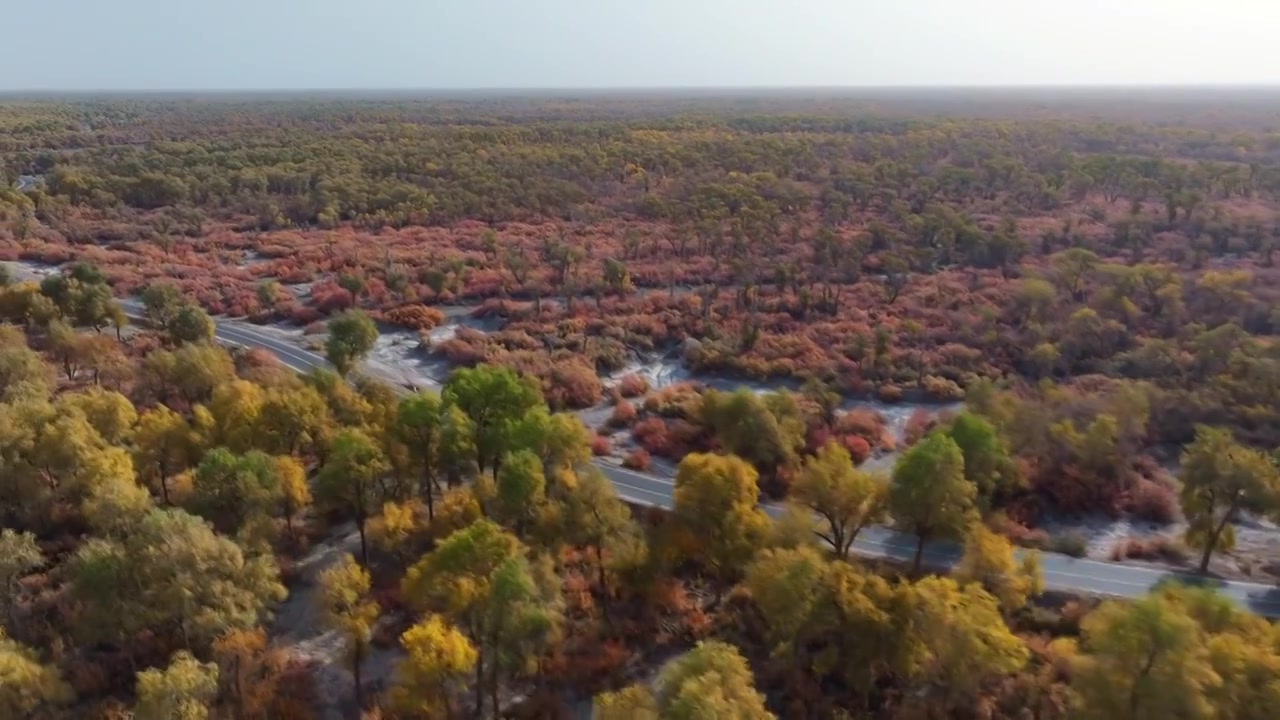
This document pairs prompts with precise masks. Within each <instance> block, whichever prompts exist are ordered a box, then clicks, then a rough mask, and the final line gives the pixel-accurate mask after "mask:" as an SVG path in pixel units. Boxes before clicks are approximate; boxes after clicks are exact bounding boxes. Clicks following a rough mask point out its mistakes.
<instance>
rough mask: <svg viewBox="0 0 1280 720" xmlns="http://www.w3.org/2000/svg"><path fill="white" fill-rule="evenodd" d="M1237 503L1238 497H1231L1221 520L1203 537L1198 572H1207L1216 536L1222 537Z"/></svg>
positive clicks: (1234, 512)
mask: <svg viewBox="0 0 1280 720" xmlns="http://www.w3.org/2000/svg"><path fill="white" fill-rule="evenodd" d="M1238 505H1239V499H1238V498H1233V499H1232V501H1231V504H1230V505H1228V506H1227V511H1226V512H1225V513H1223V515H1222V521H1221V522H1219V523H1218V525H1217V526H1216V527H1214V528H1213V532H1212V533H1210V534H1209V537H1206V538H1205V539H1204V554H1203V555H1201V556H1200V574H1201V575H1204V574H1205V573H1207V572H1209V560H1210V559H1211V558H1212V557H1213V550H1214V548H1216V547H1217V546H1218V538H1220V537H1222V531H1223V530H1225V529H1226V527H1227V523H1229V522H1231V517H1232V516H1233V515H1235V514H1236V507H1237V506H1238Z"/></svg>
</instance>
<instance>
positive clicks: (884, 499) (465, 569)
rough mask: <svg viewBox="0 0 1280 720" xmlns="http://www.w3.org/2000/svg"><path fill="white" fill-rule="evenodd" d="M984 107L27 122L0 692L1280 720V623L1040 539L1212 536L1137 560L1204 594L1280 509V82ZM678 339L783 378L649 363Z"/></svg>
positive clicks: (551, 108) (49, 118)
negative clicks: (302, 371)
mask: <svg viewBox="0 0 1280 720" xmlns="http://www.w3.org/2000/svg"><path fill="white" fill-rule="evenodd" d="M988 100H989V102H984V103H980V104H979V103H977V101H976V100H970V101H969V102H968V104H966V102H965V101H963V99H961V98H956V97H952V96H949V95H943V96H939V97H937V98H934V99H933V100H932V101H929V100H928V99H927V98H920V97H915V96H907V97H899V96H896V95H892V94H891V95H887V96H882V97H880V96H878V97H873V98H859V97H833V98H831V99H828V100H824V101H820V102H819V101H813V100H807V99H804V98H794V97H758V98H754V99H732V98H714V97H673V98H666V99H657V98H633V97H626V96H616V97H615V96H604V97H597V98H587V99H580V100H569V99H554V98H541V99H518V98H496V99H493V98H491V99H478V98H445V99H438V100H419V99H412V98H329V99H322V98H307V97H297V98H286V99H274V100H273V99H263V98H235V97H221V98H219V97H214V98H181V97H179V98H165V97H154V98H141V99H140V98H99V99H77V98H52V99H27V100H10V101H5V102H0V130H2V132H0V175H5V176H6V177H8V178H11V179H13V180H14V181H15V184H14V185H13V186H11V187H10V189H0V259H7V260H22V261H26V262H28V263H44V264H58V265H62V268H61V270H60V271H59V272H58V273H56V274H52V275H49V276H47V277H44V279H43V280H41V281H39V282H35V281H24V280H23V279H22V278H20V277H18V276H17V274H16V271H15V273H14V275H13V276H8V273H6V277H3V278H0V280H3V282H4V285H3V287H0V319H3V320H4V321H5V322H6V323H8V325H7V326H6V327H4V328H3V329H2V330H0V332H2V333H3V337H0V494H2V495H3V502H2V503H0V525H2V526H3V528H4V529H3V535H0V545H3V548H0V576H2V577H0V600H3V611H4V612H3V616H2V619H3V633H2V634H0V717H37V718H60V717H67V718H72V717H75V718H79V717H90V718H95V717H102V718H117V717H119V718H123V717H127V714H128V713H130V712H132V713H133V714H134V716H135V717H138V718H140V719H143V720H146V719H150V718H156V719H159V718H176V717H180V718H205V717H211V718H235V719H237V720H242V719H243V720H248V719H254V718H308V717H325V715H324V713H325V712H326V711H329V712H336V713H338V715H337V716H341V717H355V716H357V715H358V714H360V713H361V712H363V713H366V714H367V716H368V717H384V718H393V717H394V718H463V717H498V716H499V715H500V714H502V713H511V714H512V715H514V716H518V717H559V716H567V715H565V714H566V713H569V712H571V711H572V710H573V709H575V708H576V709H578V710H581V708H582V707H583V706H584V704H585V703H586V701H588V700H589V699H591V698H592V697H593V696H595V702H594V710H593V712H594V714H595V716H596V717H598V718H601V719H602V720H603V719H606V718H646V717H648V718H663V719H666V718H672V719H675V720H679V719H681V718H705V717H743V718H768V717H774V716H777V717H786V718H809V717H815V718H845V717H848V718H853V717H874V718H939V717H960V718H965V717H972V718H1068V717H1070V718H1077V717H1086V718H1087V717H1096V718H1113V717H1131V718H1152V719H1155V718H1238V719H1245V718H1267V717H1271V716H1272V715H1273V714H1274V710H1275V708H1276V707H1280V631H1277V630H1276V629H1275V628H1274V627H1273V626H1271V625H1270V624H1268V623H1267V622H1265V621H1263V620H1262V619H1260V618H1257V617H1254V616H1253V615H1251V614H1249V612H1248V611H1247V610H1246V609H1243V608H1237V607H1234V606H1233V605H1231V603H1229V602H1228V601H1226V600H1224V599H1222V598H1219V597H1216V596H1215V595H1214V594H1213V593H1212V591H1210V590H1202V589H1189V588H1178V587H1170V588H1168V589H1165V590H1162V591H1159V592H1156V593H1153V594H1152V595H1151V596H1149V597H1147V598H1144V599H1141V600H1138V601H1136V602H1106V603H1101V604H1099V603H1098V602H1096V601H1094V600H1090V599H1086V598H1074V599H1072V598H1063V597H1060V596H1057V595H1054V596H1045V595H1044V594H1043V588H1042V586H1041V585H1042V582H1041V579H1040V572H1039V569H1038V558H1037V555H1036V554H1035V553H1034V552H1030V553H1027V554H1015V551H1014V545H1015V544H1021V545H1024V546H1031V547H1038V548H1041V549H1049V550H1055V551H1066V552H1073V551H1075V549H1074V548H1071V547H1069V546H1067V545H1066V544H1064V543H1063V542H1062V538H1056V537H1052V536H1049V535H1047V534H1045V533H1043V532H1039V531H1037V530H1036V529H1035V525H1036V524H1037V523H1038V522H1039V521H1040V520H1041V519H1042V518H1043V517H1045V516H1047V515H1058V514H1072V513H1106V514H1113V515H1126V516H1131V517H1136V518H1145V519H1151V520H1155V521H1159V522H1169V521H1172V520H1174V519H1185V521H1186V523H1187V525H1186V527H1187V531H1186V536H1185V538H1182V539H1180V540H1178V541H1176V542H1168V543H1160V544H1158V546H1157V545H1156V544H1153V546H1143V545H1142V544H1140V543H1138V544H1135V547H1132V548H1128V549H1127V550H1126V551H1125V553H1124V555H1127V556H1137V557H1148V556H1175V557H1176V558H1179V559H1185V560H1186V561H1187V562H1188V563H1189V564H1190V565H1193V566H1198V567H1199V569H1200V570H1202V571H1203V570H1206V569H1209V568H1210V567H1211V561H1212V560H1213V559H1214V557H1215V555H1217V554H1219V553H1223V552H1227V551H1229V550H1230V549H1231V544H1232V539H1233V526H1232V524H1231V523H1232V521H1233V520H1237V519H1241V518H1244V517H1246V515H1247V516H1248V517H1255V518H1256V517H1264V516H1268V515H1270V516H1272V517H1275V516H1276V515H1278V514H1280V470H1277V462H1276V456H1275V454H1274V453H1273V450H1274V448H1276V447H1277V446H1280V411H1278V410H1277V408H1280V402H1277V400H1278V399H1280V355H1278V354H1277V352H1276V346H1275V344H1274V343H1273V341H1272V337H1273V335H1275V334H1276V330H1277V328H1278V327H1280V315H1277V314H1276V312H1275V307H1276V299H1277V298H1276V296H1277V293H1280V291H1278V290H1276V289H1275V288H1276V287H1278V285H1277V282H1276V280H1277V279H1278V278H1280V271H1277V270H1276V268H1275V267H1274V263H1273V256H1274V254H1275V248H1276V247H1277V243H1280V116H1278V115H1277V111H1276V102H1275V100H1274V98H1269V97H1267V96H1258V97H1254V96H1249V95H1242V96H1236V95H1232V96H1230V97H1226V98H1216V99H1215V101H1214V102H1209V101H1207V100H1205V99H1204V98H1184V97H1176V96H1171V97H1164V96H1162V97H1154V98H1146V99H1145V100H1144V99H1143V98H1138V99H1132V98H1131V99H1128V100H1125V99H1123V98H1111V99H1109V100H1105V101H1104V99H1099V98H1092V97H1089V96H1084V97H1074V96H1073V97H1067V98H1040V99H1034V98H1032V99H1028V98H1022V99H1021V100H1019V99H1017V98H1013V99H1011V98H1009V97H1007V96H1004V95H996V96H991V97H990V98H988ZM19 184H20V185H21V189H18V185H19ZM125 295H137V296H138V299H139V300H140V302H141V304H142V307H143V312H142V317H141V318H136V317H135V319H134V320H133V321H132V322H131V320H130V318H129V317H128V314H127V313H126V312H125V311H124V309H123V308H122V306H121V305H120V304H119V302H118V300H117V298H119V297H122V296H125ZM460 305H461V306H464V307H465V308H466V311H467V312H468V313H469V314H470V315H471V316H474V317H475V318H483V319H485V320H486V321H487V322H489V323H490V324H491V327H492V328H493V330H492V331H487V332H485V331H480V330H477V329H468V328H463V329H461V330H459V331H458V332H457V333H456V334H454V335H453V336H452V337H450V338H449V339H446V340H443V341H440V342H432V341H430V336H429V332H430V331H431V330H432V329H433V328H436V327H437V326H439V325H441V324H443V323H444V322H445V318H446V314H445V311H446V310H449V309H451V308H456V307H457V306H460ZM211 314H212V315H230V316H237V317H245V318H248V319H249V320H251V321H254V322H259V323H264V324H265V323H291V324H294V325H297V326H302V327H307V326H311V327H312V329H316V328H319V329H323V330H324V331H325V332H326V338H325V340H324V343H323V350H324V352H325V354H326V356H327V357H328V358H329V360H330V361H331V362H332V364H333V366H334V367H335V368H336V370H337V372H329V371H315V372H312V373H310V374H307V375H303V376H299V375H297V374H295V373H293V372H291V371H289V370H288V369H286V368H284V367H283V366H281V365H280V364H279V363H278V362H277V361H275V360H274V358H272V357H271V356H269V355H267V354H265V353H262V352H261V351H251V352H247V353H242V352H237V353H234V354H229V353H228V352H227V351H225V350H223V349H220V348H218V347H216V346H215V345H212V344H211V341H212V332H213V324H212V320H211V317H210V315H211ZM379 324H381V325H382V326H383V327H386V326H393V327H400V328H408V329H411V330H413V331H418V332H420V333H422V336H423V345H424V347H423V351H424V352H428V353H431V354H433V355H435V356H438V357H440V358H443V359H445V360H447V361H448V362H449V363H450V364H451V365H453V366H454V367H455V369H454V371H453V372H452V373H451V374H450V375H449V377H448V378H447V380H446V381H445V382H444V383H443V387H442V388H441V389H440V391H439V392H438V393H437V392H413V393H409V392H406V391H405V390H404V389H402V388H397V387H394V386H391V385H388V384H385V383H383V382H380V381H379V380H378V379H376V377H374V376H372V375H370V374H365V373H363V372H362V371H361V360H362V359H363V358H364V357H365V356H366V355H367V354H368V353H369V352H370V350H371V349H372V347H373V345H374V342H375V339H376V338H377V335H378V331H379ZM139 325H140V326H139ZM664 355H666V356H670V357H674V358H678V359H679V360H680V361H681V362H683V363H684V364H685V365H686V367H687V368H688V369H690V370H691V371H693V372H695V373H700V374H702V375H703V376H707V377H713V376H719V377H728V378H734V379H738V380H741V381H769V382H772V383H774V384H775V386H776V387H778V388H780V389H777V390H775V391H772V392H767V393H756V392H751V391H748V390H739V391H737V392H726V391H720V390H715V389H712V388H711V387H709V386H708V385H707V384H705V383H701V382H690V383H679V384H675V385H671V386H667V387H662V388H650V387H648V384H647V383H646V381H645V380H644V379H643V378H641V377H639V376H636V375H628V376H625V377H622V378H621V380H620V381H616V382H615V381H614V379H612V378H611V374H612V373H616V372H617V371H619V370H621V369H623V368H625V367H627V366H628V365H629V363H630V362H631V361H632V360H633V359H635V358H653V357H661V356H664ZM695 377H696V376H695ZM857 398H878V399H881V400H884V401H889V402H893V401H899V400H902V399H904V398H905V399H917V400H918V399H929V400H936V401H952V402H954V401H960V400H963V401H964V405H963V407H962V408H961V409H957V410H955V411H949V412H946V413H942V414H940V415H939V414H924V413H922V414H920V415H919V416H918V417H916V418H913V419H912V421H911V422H910V423H909V426H908V428H907V433H906V438H905V443H900V442H899V439H898V438H895V437H894V436H893V434H892V433H889V432H887V430H886V428H885V425H884V419H883V418H881V417H879V416H877V415H875V414H874V413H871V412H867V411H865V410H857V409H855V410H851V411H850V410H847V408H846V407H845V405H846V403H847V402H848V401H850V400H851V399H857ZM601 404H604V405H605V406H608V407H609V408H610V409H609V411H608V420H607V422H606V423H605V424H604V425H602V426H601V427H598V428H597V427H588V426H587V425H584V423H583V421H582V420H581V419H580V418H579V416H578V415H575V414H574V413H573V412H572V411H574V410H578V409H583V408H592V407H596V406H599V405H601ZM900 445H905V447H900ZM618 448H630V449H629V450H627V452H626V455H625V460H624V462H625V463H626V464H627V465H629V466H631V467H634V468H638V469H641V470H645V469H649V468H650V467H651V465H652V464H653V463H654V462H655V458H663V459H665V460H666V461H669V462H670V463H671V464H672V465H673V467H674V477H673V482H674V486H675V490H674V494H675V503H674V504H675V507H674V509H673V511H672V512H670V513H662V512H658V511H653V510H646V509H643V508H631V507H628V506H627V505H625V504H623V503H622V502H620V501H619V500H618V498H617V496H616V494H615V492H614V489H613V487H612V486H611V485H610V484H609V482H608V481H607V480H606V479H605V478H604V476H603V475H602V474H601V473H600V471H599V470H598V469H597V468H596V466H595V465H593V463H592V458H593V456H608V455H611V454H614V453H615V452H616V451H617V449H618ZM890 450H896V451H900V454H899V455H898V456H897V459H896V462H895V463H894V464H893V466H892V471H891V472H890V473H887V474H880V473H875V472H870V471H867V470H866V469H863V468H860V467H859V466H860V465H861V464H862V463H863V462H864V461H866V460H868V459H869V458H871V457H873V456H875V455H877V454H879V453H882V452H885V451H890ZM1175 458H1176V459H1178V460H1179V462H1178V463H1177V464H1178V467H1177V469H1176V470H1175V471H1173V472H1170V471H1168V470H1166V469H1165V468H1164V467H1162V461H1168V460H1171V459H1175ZM762 498H765V499H768V500H771V501H776V502H777V503H778V504H779V507H780V508H781V509H782V512H781V514H780V517H781V519H780V520H777V521H771V520H770V519H769V517H768V516H767V515H766V514H765V513H764V512H763V511H762V510H761V509H760V507H759V505H758V504H757V503H758V501H759V500H761V499H762ZM882 523H891V524H892V525H893V526H894V527H896V528H897V529H900V530H902V531H904V532H908V533H910V534H912V535H914V536H916V537H917V538H918V539H919V541H920V544H919V548H920V549H921V550H923V548H924V546H925V543H926V542H927V541H942V542H954V543H958V544H962V545H963V547H964V558H963V560H962V561H961V563H960V564H959V566H957V568H956V569H955V572H953V573H951V574H949V575H947V576H935V575H930V574H928V573H927V572H926V570H927V568H925V567H924V563H922V556H921V554H920V553H917V556H916V558H915V560H914V562H912V563H908V564H907V565H904V566H893V565H880V564H876V563H869V562H863V561H859V560H857V559H855V558H853V557H851V556H850V555H849V554H848V550H849V548H850V546H851V545H852V543H853V542H854V540H855V539H856V538H857V536H858V534H859V533H860V531H862V530H863V529H865V528H866V527H868V526H870V525H873V524H882ZM339 547H340V548H342V551H341V552H336V553H334V552H329V551H330V550H333V549H334V548H339ZM321 551H323V552H321ZM1192 551H1196V556H1195V557H1190V553H1191V552H1192ZM317 557H321V558H327V559H326V560H325V561H324V562H323V563H319V564H320V565H322V566H323V567H317V562H316V558H317ZM1123 557H1124V556H1121V557H1120V558H1118V559H1123ZM1259 570H1260V571H1261V572H1262V573H1264V574H1263V577H1267V575H1266V573H1270V572H1272V571H1273V570H1274V568H1273V569H1267V568H1266V567H1262V568H1259ZM305 632H312V633H313V634H319V633H326V634H325V637H326V638H329V640H330V642H329V643H328V645H327V647H329V648H330V649H331V650H332V652H331V653H329V654H328V655H325V656H318V655H317V654H316V653H307V652H302V650H301V649H300V647H299V645H300V643H299V642H297V638H298V637H299V635H300V633H305ZM334 669H337V670H338V673H339V674H338V676H337V677H339V678H341V683H340V685H341V687H340V688H339V689H338V690H336V691H335V689H334V688H333V687H331V685H332V678H333V677H334V675H332V674H331V671H333V670H334ZM335 692H336V695H335V694H334V693H335Z"/></svg>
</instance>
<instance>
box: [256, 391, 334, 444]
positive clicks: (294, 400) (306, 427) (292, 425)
mask: <svg viewBox="0 0 1280 720" xmlns="http://www.w3.org/2000/svg"><path fill="white" fill-rule="evenodd" d="M332 426H333V418H332V417H331V414H330V412H329V406H328V405H326V404H325V401H324V398H323V397H322V396H321V395H320V393H319V392H318V391H317V390H316V389H315V388H313V387H310V386H308V385H297V386H287V387H276V388H270V389H268V390H267V392H266V395H265V396H264V397H263V398H262V405H261V406H260V408H259V409H258V415H257V427H256V433H255V444H256V446H257V447H258V448H260V449H262V450H265V451H266V452H269V453H272V454H275V455H297V454H303V455H305V454H311V453H314V452H316V451H317V450H318V449H319V448H320V447H321V443H323V442H324V440H325V437H326V436H327V435H328V434H329V433H330V431H331V428H332Z"/></svg>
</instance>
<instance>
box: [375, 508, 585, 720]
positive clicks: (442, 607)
mask: <svg viewBox="0 0 1280 720" xmlns="http://www.w3.org/2000/svg"><path fill="white" fill-rule="evenodd" d="M524 552H525V548H524V546H523V545H521V544H520V541H519V540H517V539H516V538H515V537H514V536H513V535H511V534H509V533H507V532H505V531H504V530H503V529H502V528H500V527H499V526H497V525H495V524H493V523H492V522H489V521H488V520H484V519H481V520H478V521H476V522H474V523H472V524H471V525H469V526H467V527H466V528H464V529H462V530H459V531H457V532H455V533H453V534H452V535H450V536H449V537H447V538H445V540H444V541H442V542H441V543H440V544H439V545H438V546H437V547H436V549H435V551H433V552H431V553H429V554H427V555H426V556H424V557H423V558H422V559H421V560H420V561H418V562H417V563H416V564H414V566H413V567H411V568H409V572H408V573H407V574H406V575H405V578H404V581H403V582H402V584H401V594H402V595H403V596H404V597H405V599H406V600H407V601H408V602H409V604H410V605H411V606H412V607H414V608H417V609H419V610H429V611H433V612H438V613H440V614H442V615H443V616H444V617H446V618H448V619H449V620H450V621H451V622H452V623H453V624H454V625H455V626H457V627H458V629H459V630H461V631H462V632H463V633H465V634H466V636H467V637H468V638H469V639H470V640H471V642H472V644H473V645H474V646H475V648H476V651H477V655H476V663H475V671H476V682H475V692H476V696H475V703H476V714H477V715H483V714H484V713H483V706H484V701H485V693H486V691H487V692H488V693H489V697H490V700H491V705H492V709H493V713H494V716H495V717H496V716H497V713H498V708H497V703H496V699H497V698H496V693H497V683H498V681H499V680H500V679H501V678H502V677H503V674H504V673H505V672H509V671H510V670H512V669H514V668H517V667H520V666H522V665H523V664H524V662H525V661H526V660H527V659H528V658H529V657H530V656H531V655H532V654H533V653H534V652H535V648H537V647H538V646H539V644H540V642H541V641H543V640H544V639H545V638H546V637H547V636H548V634H549V633H550V632H551V631H552V629H553V627H554V625H555V624H556V621H557V619H558V617H557V616H558V613H559V612H560V609H559V581H558V579H556V578H555V577H554V575H553V574H548V573H547V572H545V571H544V572H541V573H539V572H535V568H534V567H532V566H531V565H530V563H529V562H528V561H527V560H526V559H525V556H524Z"/></svg>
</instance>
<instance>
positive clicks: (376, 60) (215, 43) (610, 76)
mask: <svg viewBox="0 0 1280 720" xmlns="http://www.w3.org/2000/svg"><path fill="white" fill-rule="evenodd" d="M0 5H3V6H4V8H3V12H0V17H3V18H4V25H5V28H6V32H5V33H4V43H3V45H0V47H2V48H3V56H2V57H3V59H2V60H0V90H183V89H193V90H212V89H392V88H414V89H417V88H424V89H426V88H430V89H459V88H619V87H624V88H625V87H647V88H654V87H778V86H921V85H923V86H938V85H962V86H963V85H1082V84H1083V85H1095V84H1111V85H1116V84H1119V85H1130V84H1141V85H1146V84H1197V85H1198V84H1227V83H1229V84H1280V42H1276V41H1275V40H1274V39H1273V34H1274V32H1275V30H1276V28H1277V27H1280V0H0Z"/></svg>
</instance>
